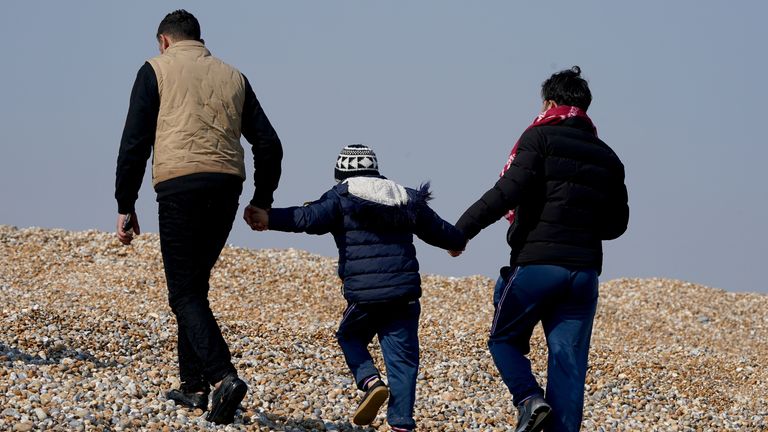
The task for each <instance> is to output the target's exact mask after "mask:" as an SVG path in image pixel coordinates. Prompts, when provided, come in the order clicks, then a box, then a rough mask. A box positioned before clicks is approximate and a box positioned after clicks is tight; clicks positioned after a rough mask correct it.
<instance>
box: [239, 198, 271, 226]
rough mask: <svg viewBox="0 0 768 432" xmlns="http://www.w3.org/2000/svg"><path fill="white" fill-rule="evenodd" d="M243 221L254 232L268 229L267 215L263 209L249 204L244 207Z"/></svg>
mask: <svg viewBox="0 0 768 432" xmlns="http://www.w3.org/2000/svg"><path fill="white" fill-rule="evenodd" d="M243 219H244V220H245V223H247V224H248V226H249V227H251V229H252V230H254V231H266V230H267V229H268V228H269V213H268V212H267V210H265V209H262V208H259V207H254V206H252V205H250V204H249V205H247V206H246V207H245V211H244V212H243Z"/></svg>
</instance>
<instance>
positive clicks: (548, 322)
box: [488, 265, 598, 432]
mask: <svg viewBox="0 0 768 432" xmlns="http://www.w3.org/2000/svg"><path fill="white" fill-rule="evenodd" d="M499 279H500V280H499V282H497V284H496V289H495V290H494V291H495V292H494V303H495V307H496V313H495V315H494V318H493V324H492V327H491V334H490V338H489V340H488V347H489V348H490V351H491V355H492V356H493V360H494V362H495V363H496V367H497V368H498V369H499V372H500V374H501V378H502V380H503V381H504V383H505V384H506V385H507V387H508V388H509V391H510V392H511V393H512V396H513V400H514V403H515V404H516V405H517V404H518V403H520V402H521V401H523V400H525V399H526V398H528V397H530V396H534V395H541V396H544V397H545V399H546V401H547V403H549V404H550V405H551V406H552V414H551V415H550V417H549V420H548V421H547V426H546V431H547V432H560V431H568V432H572V431H578V430H579V428H580V427H581V420H582V412H583V406H584V381H585V379H586V373H587V358H588V355H589V343H590V337H591V335H592V321H593V319H594V317H595V309H596V307H597V297H598V280H597V271H595V270H583V269H581V270H570V269H567V268H564V267H559V266H554V265H526V266H520V267H517V268H515V270H514V272H513V273H512V275H511V276H509V277H508V278H506V280H505V279H504V278H503V277H502V278H499ZM539 321H541V324H542V327H543V328H544V334H545V335H546V339H547V348H548V350H549V356H548V367H547V389H546V392H544V390H543V389H542V388H541V387H540V386H539V384H538V383H537V382H536V379H535V377H534V376H533V373H532V372H531V362H530V361H529V360H528V358H527V357H526V355H527V354H528V353H529V352H530V345H529V344H530V338H531V334H532V333H533V328H534V327H535V326H536V324H537V323H538V322H539Z"/></svg>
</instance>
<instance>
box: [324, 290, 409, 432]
mask: <svg viewBox="0 0 768 432" xmlns="http://www.w3.org/2000/svg"><path fill="white" fill-rule="evenodd" d="M420 314H421V305H420V304H419V302H418V300H414V301H411V302H402V303H385V304H369V305H361V304H356V303H352V304H350V305H348V306H347V309H346V310H345V311H344V317H343V318H342V320H341V323H340V324H339V331H338V332H337V333H336V337H337V339H338V340H339V345H341V350H342V351H343V352H344V358H345V359H346V361H347V365H348V366H349V369H350V370H351V371H352V374H353V375H354V377H355V381H356V382H357V386H358V388H360V390H363V388H362V385H363V383H364V381H365V379H366V378H368V377H370V376H372V375H378V374H379V370H378V369H376V366H374V364H373V359H372V358H371V354H370V353H369V352H368V344H370V343H371V341H372V340H373V337H374V336H376V335H378V336H379V343H380V344H381V354H382V356H383V357H384V364H385V365H386V367H387V381H388V383H387V384H388V385H389V389H390V395H389V406H388V408H387V423H389V425H390V426H394V427H401V428H404V429H413V428H415V427H416V422H415V421H414V419H413V405H414V403H415V402H416V377H417V375H418V374H419V334H418V332H419V315H420Z"/></svg>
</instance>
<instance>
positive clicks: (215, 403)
mask: <svg viewBox="0 0 768 432" xmlns="http://www.w3.org/2000/svg"><path fill="white" fill-rule="evenodd" d="M247 391H248V386H247V385H246V384H245V382H244V381H243V380H241V379H240V378H238V377H237V375H234V374H233V375H227V376H226V377H224V379H223V380H221V385H219V388H218V389H216V390H214V391H213V396H212V397H211V410H210V411H208V415H206V416H205V419H206V420H208V421H209V422H213V423H216V424H230V423H232V421H233V420H234V419H235V411H236V410H237V407H238V405H240V402H242V400H243V398H244V397H245V393H246V392H247Z"/></svg>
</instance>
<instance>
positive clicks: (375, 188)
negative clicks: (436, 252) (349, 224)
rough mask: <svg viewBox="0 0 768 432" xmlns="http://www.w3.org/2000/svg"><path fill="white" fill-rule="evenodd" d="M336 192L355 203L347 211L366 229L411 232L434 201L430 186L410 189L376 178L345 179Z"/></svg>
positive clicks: (426, 184) (427, 184)
mask: <svg viewBox="0 0 768 432" xmlns="http://www.w3.org/2000/svg"><path fill="white" fill-rule="evenodd" d="M337 192H338V193H339V195H341V196H345V197H347V198H348V199H349V200H350V201H351V202H352V203H354V205H352V206H350V207H348V209H349V211H350V214H351V215H352V217H354V218H355V219H357V220H359V221H361V222H363V223H364V225H365V226H367V227H378V228H388V229H398V228H401V229H411V228H412V227H413V225H414V224H415V223H416V215H417V213H418V211H419V209H420V208H422V207H423V206H426V205H427V202H428V201H429V200H430V199H432V197H431V192H430V190H429V183H428V182H427V183H424V184H422V185H421V186H420V187H419V189H411V188H406V187H404V186H401V185H399V184H397V183H395V182H394V181H392V180H388V179H387V178H385V177H373V176H371V177H352V178H349V179H346V180H344V181H343V182H341V183H340V184H339V185H338V186H337Z"/></svg>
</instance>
